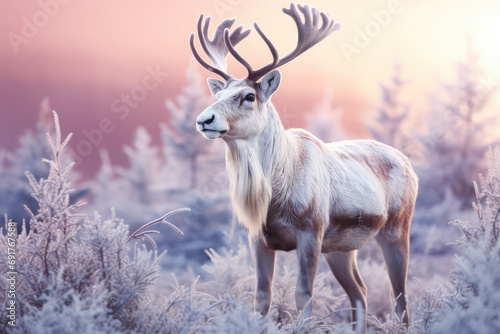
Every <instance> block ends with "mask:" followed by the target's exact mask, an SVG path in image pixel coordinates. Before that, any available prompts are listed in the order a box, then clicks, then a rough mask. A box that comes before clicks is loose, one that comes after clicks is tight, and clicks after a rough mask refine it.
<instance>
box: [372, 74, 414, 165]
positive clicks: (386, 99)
mask: <svg viewBox="0 0 500 334" xmlns="http://www.w3.org/2000/svg"><path fill="white" fill-rule="evenodd" d="M406 84H407V82H406V81H405V80H404V79H403V78H402V77H401V66H400V65H399V64H396V65H395V66H394V73H393V74H392V77H391V80H390V83H389V84H382V83H381V84H379V89H380V95H381V101H380V104H379V105H378V106H376V107H375V111H376V112H377V115H376V117H375V118H374V120H373V121H372V122H370V123H369V124H366V125H365V126H366V128H367V129H368V131H370V133H371V135H372V136H373V138H374V139H375V140H378V141H381V142H383V143H385V144H388V145H390V146H392V147H395V148H397V149H398V150H400V151H401V152H403V153H405V154H406V155H407V156H409V157H410V159H411V158H412V154H413V153H415V152H414V150H413V149H411V147H410V144H411V143H412V140H411V137H410V135H409V134H408V127H407V124H404V123H408V115H409V111H410V106H409V105H408V104H407V103H404V102H403V101H402V98H401V92H402V90H403V89H404V87H405V85H406Z"/></svg>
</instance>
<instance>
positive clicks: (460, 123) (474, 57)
mask: <svg viewBox="0 0 500 334" xmlns="http://www.w3.org/2000/svg"><path fill="white" fill-rule="evenodd" d="M478 57H479V56H478V54H477V53H475V52H474V51H473V49H472V47H471V46H470V45H469V47H468V49H467V56H466V59H465V60H464V61H463V62H459V63H458V65H457V79H456V83H454V84H450V85H445V86H444V89H443V90H444V91H442V92H441V95H436V96H433V98H432V100H431V106H430V111H429V115H428V117H427V119H428V130H427V132H426V133H425V134H424V135H422V136H421V142H422V144H423V145H424V146H425V147H426V154H425V160H426V164H425V166H422V168H421V170H420V175H422V177H421V186H422V188H433V189H437V190H439V191H436V192H435V193H434V194H431V193H429V194H428V196H426V197H425V199H424V197H421V199H420V200H421V203H422V204H424V205H426V206H431V205H434V204H436V203H439V202H440V201H441V200H442V199H444V198H445V197H446V196H445V194H446V193H447V192H448V191H449V192H450V193H451V194H452V195H453V196H455V197H456V198H457V199H458V200H460V201H461V203H462V205H463V206H464V207H465V206H467V205H469V203H470V202H471V201H472V199H473V197H474V188H473V187H472V185H471V183H470V180H471V179H473V178H474V175H477V173H479V172H483V171H484V168H485V162H484V155H485V153H486V151H487V149H488V146H489V145H491V144H495V142H494V140H495V139H494V135H493V134H494V133H493V130H494V125H495V124H497V122H498V121H497V116H496V115H494V114H493V113H492V111H491V109H489V108H488V103H489V102H490V100H491V97H492V96H493V94H494V93H495V91H494V90H493V89H492V87H487V86H485V85H484V83H483V80H482V78H483V76H484V73H483V72H482V70H481V68H480V67H479V64H478ZM436 183H437V184H439V185H440V186H439V187H435V185H436ZM433 185H434V186H433ZM424 200H425V201H424Z"/></svg>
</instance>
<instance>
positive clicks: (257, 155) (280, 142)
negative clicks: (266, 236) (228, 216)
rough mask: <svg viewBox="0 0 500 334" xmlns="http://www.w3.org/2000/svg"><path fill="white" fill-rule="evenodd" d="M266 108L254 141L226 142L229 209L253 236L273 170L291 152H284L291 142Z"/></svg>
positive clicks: (263, 214)
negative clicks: (259, 130)
mask: <svg viewBox="0 0 500 334" xmlns="http://www.w3.org/2000/svg"><path fill="white" fill-rule="evenodd" d="M268 108H269V110H268V115H269V119H268V121H267V123H266V128H265V129H264V131H263V132H262V134H261V135H260V136H259V137H258V138H255V139H253V140H231V141H227V142H226V144H227V150H226V169H227V172H228V174H229V181H230V187H231V198H232V203H233V208H234V210H235V212H236V214H237V216H238V219H239V220H240V222H241V223H242V224H243V225H244V226H245V227H246V228H247V229H248V231H249V234H250V236H254V237H255V236H258V235H259V233H260V232H261V230H262V226H263V225H264V224H265V221H266V216H267V211H268V207H269V203H270V201H271V197H272V194H273V189H272V178H273V173H274V170H275V168H276V166H277V165H280V164H283V163H286V161H287V159H286V158H285V155H286V154H287V151H293V150H289V149H288V146H290V145H291V143H290V140H289V138H288V135H287V133H286V132H285V130H284V128H283V125H282V123H281V121H280V119H279V117H278V114H277V113H276V111H275V110H274V107H273V106H272V105H271V104H270V105H269V106H268Z"/></svg>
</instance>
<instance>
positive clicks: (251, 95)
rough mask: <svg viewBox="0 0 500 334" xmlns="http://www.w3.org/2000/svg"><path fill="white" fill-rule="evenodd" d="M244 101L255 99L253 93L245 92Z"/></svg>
mask: <svg viewBox="0 0 500 334" xmlns="http://www.w3.org/2000/svg"><path fill="white" fill-rule="evenodd" d="M245 101H250V102H253V101H255V94H252V93H250V94H247V96H245Z"/></svg>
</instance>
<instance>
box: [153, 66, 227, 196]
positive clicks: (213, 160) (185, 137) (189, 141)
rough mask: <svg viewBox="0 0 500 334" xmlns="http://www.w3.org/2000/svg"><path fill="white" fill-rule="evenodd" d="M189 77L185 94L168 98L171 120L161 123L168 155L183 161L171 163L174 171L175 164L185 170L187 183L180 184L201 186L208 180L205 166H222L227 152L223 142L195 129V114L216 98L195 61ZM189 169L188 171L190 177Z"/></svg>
mask: <svg viewBox="0 0 500 334" xmlns="http://www.w3.org/2000/svg"><path fill="white" fill-rule="evenodd" d="M186 78H187V86H186V87H184V88H183V90H182V94H181V95H179V96H177V98H176V99H175V101H174V100H171V99H168V100H167V101H166V108H167V110H168V112H169V115H170V120H169V121H168V122H167V123H161V124H160V128H161V138H162V142H163V147H164V153H165V155H166V156H168V157H169V158H171V159H173V160H174V159H175V160H176V161H177V163H178V164H181V165H182V166H179V165H177V166H171V168H174V170H173V171H174V172H175V169H176V168H180V169H181V170H182V174H183V176H184V177H183V178H182V179H183V181H184V184H180V185H178V186H179V187H182V188H188V189H199V188H201V187H202V186H203V184H204V182H206V181H207V173H206V172H205V171H206V170H208V169H211V170H212V172H213V171H214V170H213V168H214V167H215V168H218V169H219V170H220V169H221V166H223V161H224V160H223V157H224V155H223V153H222V146H221V145H218V144H221V143H217V142H215V141H210V140H207V139H205V138H204V137H203V136H201V135H200V134H199V133H198V131H196V118H197V117H198V115H199V114H200V113H201V112H202V111H203V110H204V109H205V108H206V107H207V106H209V105H210V104H211V103H213V98H212V97H211V96H210V95H208V94H207V92H206V91H207V88H206V83H205V82H204V81H203V80H202V78H201V75H200V74H199V73H198V72H197V71H196V69H195V68H194V66H193V64H191V65H190V66H189V68H188V70H187V73H186ZM186 171H188V173H189V174H188V175H187V177H186ZM185 181H188V183H187V184H186V183H185Z"/></svg>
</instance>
